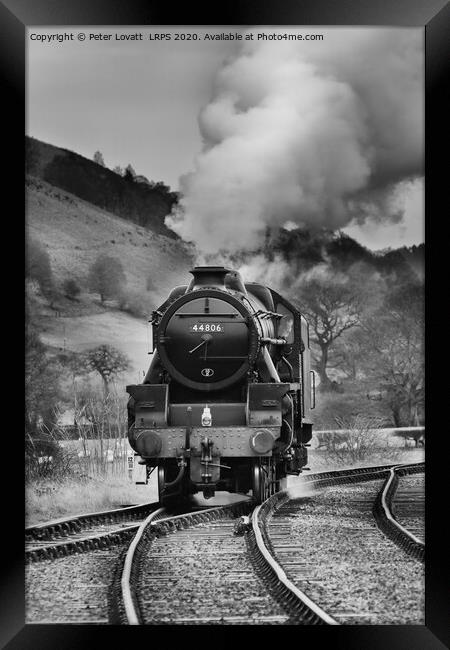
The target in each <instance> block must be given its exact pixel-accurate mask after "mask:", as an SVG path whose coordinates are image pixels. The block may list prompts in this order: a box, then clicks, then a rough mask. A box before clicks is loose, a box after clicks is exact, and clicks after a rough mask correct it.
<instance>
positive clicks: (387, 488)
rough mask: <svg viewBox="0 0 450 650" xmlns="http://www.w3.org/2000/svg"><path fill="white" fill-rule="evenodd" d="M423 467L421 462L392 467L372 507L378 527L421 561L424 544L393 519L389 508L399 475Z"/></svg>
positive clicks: (412, 472)
mask: <svg viewBox="0 0 450 650" xmlns="http://www.w3.org/2000/svg"><path fill="white" fill-rule="evenodd" d="M424 469H425V465H424V464H423V463H417V464H414V465H396V466H394V467H392V468H391V469H390V471H389V476H388V478H387V480H386V483H385V484H384V486H383V488H382V490H381V491H380V492H379V494H378V497H377V499H376V501H375V504H374V508H373V514H374V517H375V519H376V520H377V523H378V526H379V528H380V529H381V530H382V531H383V532H384V533H385V534H386V535H387V536H388V537H389V538H390V539H392V540H393V541H394V542H395V543H396V544H397V545H398V546H400V548H402V549H403V550H404V551H405V552H406V553H408V555H411V556H412V557H414V558H416V559H417V560H420V561H421V562H423V561H424V560H425V544H424V543H423V542H422V541H421V540H420V539H418V538H417V537H416V536H415V535H413V533H411V532H410V531H409V530H407V529H406V528H405V527H404V526H402V525H401V524H400V523H399V522H398V521H397V520H396V519H395V517H394V515H393V514H392V509H391V508H392V499H393V497H394V495H395V492H396V490H397V487H398V479H399V476H404V475H405V474H415V473H418V472H423V471H424Z"/></svg>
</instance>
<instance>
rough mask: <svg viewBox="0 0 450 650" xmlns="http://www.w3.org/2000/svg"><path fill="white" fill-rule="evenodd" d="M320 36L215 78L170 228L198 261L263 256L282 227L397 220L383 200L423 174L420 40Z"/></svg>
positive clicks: (246, 49)
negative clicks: (237, 254)
mask: <svg viewBox="0 0 450 650" xmlns="http://www.w3.org/2000/svg"><path fill="white" fill-rule="evenodd" d="M252 31H253V33H256V32H261V31H262V30H261V29H260V28H259V29H258V30H250V32H252ZM269 31H270V32H277V31H278V32H286V31H289V30H286V29H285V28H283V29H280V30H274V29H271V30H269ZM293 31H296V33H298V32H299V30H293ZM309 31H310V30H309ZM317 31H318V32H319V31H320V33H324V34H325V40H324V41H321V42H308V41H300V42H299V41H296V42H292V41H290V42H284V41H277V42H272V41H270V42H258V41H255V40H253V41H246V42H245V44H244V45H243V47H242V49H241V51H240V52H239V54H238V55H237V56H236V57H235V58H234V59H233V60H231V61H229V62H228V63H227V64H226V65H225V66H224V67H223V68H222V70H221V71H220V72H219V74H218V76H217V80H216V89H215V93H214V96H213V99H212V100H211V102H210V103H209V104H208V105H207V106H206V107H205V108H204V110H203V111H202V113H201V115H200V129H201V133H202V136H203V139H204V149H203V151H202V152H201V153H200V154H199V155H198V157H197V159H196V166H195V171H194V172H192V173H190V174H187V175H186V176H184V177H182V179H181V183H180V185H181V192H182V199H181V202H180V208H179V209H178V211H177V212H176V213H174V214H173V215H171V216H169V217H167V218H166V224H167V225H168V226H169V227H171V228H172V229H173V230H175V232H177V233H178V234H179V235H180V236H181V237H182V238H183V239H185V240H187V241H194V242H195V243H196V245H197V247H198V249H199V250H200V251H203V252H206V253H209V254H211V253H212V254H214V253H216V252H218V251H220V250H227V251H238V250H241V249H244V248H247V249H249V248H255V247H256V246H257V245H258V244H259V243H260V242H261V238H262V236H263V233H264V231H265V229H266V227H267V226H270V227H278V226H283V225H284V224H285V223H286V222H290V223H291V224H295V225H296V226H307V227H309V228H311V227H312V228H320V227H322V226H323V227H327V228H330V229H338V228H342V227H344V226H346V225H347V224H349V223H350V222H351V221H352V220H353V221H355V220H356V221H358V220H359V221H360V222H364V220H365V219H366V218H367V217H371V218H373V217H374V215H377V218H378V219H381V220H389V219H397V220H398V219H401V214H402V213H401V210H400V212H399V210H398V209H397V208H398V203H399V202H398V201H397V203H396V202H395V201H392V200H389V199H388V198H387V197H388V195H392V193H393V192H394V194H395V186H396V184H397V183H399V182H401V181H403V180H405V179H408V178H411V177H414V176H419V175H420V174H421V173H422V165H423V44H422V34H421V31H419V30H407V29H387V30H386V29H383V30H380V29H362V30H354V29H346V30H342V29H339V30H337V29H335V30H333V29H331V30H325V31H324V30H317Z"/></svg>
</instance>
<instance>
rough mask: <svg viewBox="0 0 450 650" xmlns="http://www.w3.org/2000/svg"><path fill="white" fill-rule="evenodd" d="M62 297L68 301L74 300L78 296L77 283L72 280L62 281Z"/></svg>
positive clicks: (78, 288)
mask: <svg viewBox="0 0 450 650" xmlns="http://www.w3.org/2000/svg"><path fill="white" fill-rule="evenodd" d="M63 290H64V295H65V296H66V298H69V299H70V300H76V298H77V296H78V295H79V294H80V291H81V289H80V287H79V286H78V284H77V282H76V281H75V280H73V279H72V278H69V279H68V280H65V281H64V284H63Z"/></svg>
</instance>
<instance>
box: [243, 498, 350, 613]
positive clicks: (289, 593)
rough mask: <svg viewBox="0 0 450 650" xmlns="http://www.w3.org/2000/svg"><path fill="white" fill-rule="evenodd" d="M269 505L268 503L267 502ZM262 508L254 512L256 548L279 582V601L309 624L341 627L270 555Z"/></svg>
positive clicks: (259, 507) (258, 507)
mask: <svg viewBox="0 0 450 650" xmlns="http://www.w3.org/2000/svg"><path fill="white" fill-rule="evenodd" d="M266 503H267V502H266ZM261 508H262V505H261V506H257V508H255V510H254V511H253V515H252V525H253V534H254V537H255V546H256V549H257V552H258V553H259V554H260V555H261V556H262V559H263V561H264V562H265V563H266V567H267V569H266V572H271V573H272V574H273V578H275V579H276V580H277V581H278V584H277V585H276V588H277V591H278V592H279V599H280V600H281V601H282V602H284V603H286V604H287V605H288V606H289V609H295V610H296V611H297V613H298V615H299V616H300V617H301V618H302V619H307V621H306V622H308V623H315V624H328V625H339V623H338V622H337V621H335V620H334V618H332V617H331V616H330V615H329V614H327V613H326V612H325V611H324V610H323V609H322V608H321V607H319V605H317V604H316V603H314V602H313V601H312V600H311V599H310V598H308V596H307V595H306V594H305V593H304V592H303V591H301V590H300V589H298V587H296V586H295V585H294V583H293V582H291V581H290V580H289V578H288V577H287V576H286V574H285V572H284V571H283V569H282V568H281V566H280V565H279V564H278V562H277V561H276V560H275V559H274V557H273V556H272V555H271V554H270V552H269V550H268V549H267V547H266V545H265V544H264V540H263V536H262V533H261V526H262V523H261V521H260V512H261Z"/></svg>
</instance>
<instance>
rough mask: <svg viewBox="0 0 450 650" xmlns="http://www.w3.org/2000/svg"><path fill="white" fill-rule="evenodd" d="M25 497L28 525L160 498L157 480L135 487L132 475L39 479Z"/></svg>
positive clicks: (33, 482) (29, 484) (27, 489)
mask: <svg viewBox="0 0 450 650" xmlns="http://www.w3.org/2000/svg"><path fill="white" fill-rule="evenodd" d="M25 498H26V501H25V505H26V511H25V515H26V525H27V526H32V525H33V524H38V523H43V522H44V521H49V520H51V519H58V518H60V517H65V516H68V517H69V516H74V515H79V514H82V513H86V512H95V511H100V510H110V509H113V508H118V507H120V506H122V505H133V504H137V503H144V502H146V501H155V500H157V499H158V497H157V489H156V484H155V480H154V479H153V477H151V479H150V482H149V484H148V485H147V486H145V485H135V484H134V483H132V481H131V479H129V478H128V476H122V477H114V478H102V479H95V478H89V479H86V478H85V479H73V478H68V479H65V480H61V481H55V480H51V479H47V480H35V481H31V482H30V483H28V484H27V487H26V493H25Z"/></svg>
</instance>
